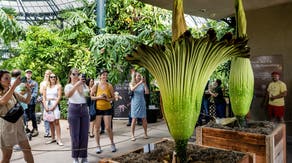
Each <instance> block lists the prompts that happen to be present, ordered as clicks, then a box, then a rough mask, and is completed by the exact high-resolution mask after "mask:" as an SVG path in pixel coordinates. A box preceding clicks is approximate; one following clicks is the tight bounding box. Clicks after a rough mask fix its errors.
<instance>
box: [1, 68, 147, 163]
mask: <svg viewBox="0 0 292 163" xmlns="http://www.w3.org/2000/svg"><path fill="white" fill-rule="evenodd" d="M24 73H25V76H24V77H21V74H22V72H21V70H18V69H15V70H13V71H12V72H9V71H6V70H0V80H1V82H0V115H1V117H3V116H5V114H7V112H8V111H9V110H10V109H11V108H12V107H13V106H14V105H16V104H17V103H20V105H21V106H22V108H23V110H24V114H23V116H22V117H23V118H19V119H18V120H17V122H16V123H11V122H8V121H6V120H5V119H3V118H0V127H1V128H0V129H1V130H0V137H1V138H2V139H1V141H0V146H1V150H2V155H3V158H2V162H4V163H5V162H9V161H10V158H11V156H12V151H13V148H15V146H19V148H20V149H26V150H22V151H23V153H24V159H25V161H26V162H28V163H33V162H34V159H33V155H32V153H31V151H30V149H31V147H30V145H29V141H28V138H27V134H30V135H31V136H32V137H36V136H38V135H39V131H38V126H37V118H36V104H37V102H39V103H40V108H41V110H42V113H43V114H42V115H43V121H44V128H45V134H44V137H45V138H50V139H49V141H47V142H44V144H52V143H56V144H57V145H59V146H63V145H64V144H63V142H62V136H61V126H60V122H59V120H60V118H61V108H60V100H61V99H62V95H63V94H64V95H65V97H66V98H67V100H68V102H67V103H68V109H67V112H68V124H69V127H68V128H69V132H70V137H71V149H72V154H71V155H72V158H73V163H79V162H81V163H87V162H88V159H87V156H88V153H87V148H88V140H89V137H95V141H96V153H97V154H99V153H101V152H102V149H101V146H100V134H101V133H103V132H104V131H106V133H107V135H108V137H109V140H110V142H111V147H110V148H111V151H112V152H116V150H117V149H116V146H115V143H114V135H113V130H112V126H113V125H112V118H113V106H112V102H113V101H114V99H115V95H114V88H113V86H112V85H111V84H110V83H109V82H108V73H109V72H108V71H107V70H102V71H101V72H100V73H99V74H98V75H99V80H98V81H94V79H92V78H86V76H85V75H84V74H81V73H80V72H79V70H78V69H76V68H73V69H71V70H70V72H69V74H68V82H67V84H66V85H65V86H64V89H63V88H62V85H61V84H60V81H59V78H58V76H57V74H55V73H54V72H52V71H51V70H46V71H45V74H44V79H43V81H42V82H41V83H40V85H38V83H37V82H36V81H34V80H32V74H33V71H32V70H30V69H28V70H25V71H24ZM131 76H132V80H131V82H130V84H129V89H130V90H131V91H132V92H133V96H132V98H131V111H130V117H131V118H132V120H131V130H130V131H131V133H132V137H131V140H132V141H135V140H136V138H135V134H134V133H135V125H136V121H137V119H138V118H139V119H141V121H142V126H143V129H144V137H143V138H144V139H148V134H147V119H146V102H145V99H144V94H149V89H148V87H147V84H146V82H145V78H144V77H142V75H141V74H139V73H138V72H132V74H131ZM38 86H39V87H38ZM38 88H39V89H38ZM91 103H94V104H95V109H96V115H95V118H94V119H92V120H90V116H89V105H90V104H91ZM28 121H31V122H32V123H31V124H32V127H30V126H28V124H29V123H28ZM102 122H103V123H102ZM102 124H104V126H103V125H102ZM30 128H31V129H30Z"/></svg>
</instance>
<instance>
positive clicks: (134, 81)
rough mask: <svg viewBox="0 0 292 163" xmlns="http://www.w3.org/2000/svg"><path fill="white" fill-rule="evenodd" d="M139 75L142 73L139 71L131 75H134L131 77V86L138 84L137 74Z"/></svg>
mask: <svg viewBox="0 0 292 163" xmlns="http://www.w3.org/2000/svg"><path fill="white" fill-rule="evenodd" d="M137 75H140V73H139V72H134V73H133V74H132V75H131V76H132V79H131V82H130V86H132V87H133V86H134V85H136V84H137V81H136V76H137Z"/></svg>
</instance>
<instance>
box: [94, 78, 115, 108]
mask: <svg viewBox="0 0 292 163" xmlns="http://www.w3.org/2000/svg"><path fill="white" fill-rule="evenodd" d="M96 89H97V91H96V96H99V95H102V94H105V95H106V96H107V97H108V98H111V91H110V84H106V87H105V88H104V89H101V88H100V86H99V84H98V85H97V86H96ZM111 108H112V105H111V103H110V102H109V101H106V100H96V109H97V110H109V109H111Z"/></svg>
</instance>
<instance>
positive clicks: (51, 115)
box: [44, 111, 55, 122]
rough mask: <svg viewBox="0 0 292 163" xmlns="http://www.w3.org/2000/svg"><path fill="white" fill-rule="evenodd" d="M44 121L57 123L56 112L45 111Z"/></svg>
mask: <svg viewBox="0 0 292 163" xmlns="http://www.w3.org/2000/svg"><path fill="white" fill-rule="evenodd" d="M44 119H45V120H46V121H48V122H54V121H55V115H54V112H53V111H48V112H46V111H45V114H44Z"/></svg>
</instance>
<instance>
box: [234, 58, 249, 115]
mask: <svg viewBox="0 0 292 163" xmlns="http://www.w3.org/2000/svg"><path fill="white" fill-rule="evenodd" d="M253 91H254V76H253V71H252V67H251V63H250V60H249V58H241V57H237V58H234V59H232V62H231V70H230V77H229V94H230V101H231V108H232V111H233V113H234V115H235V116H238V117H245V116H246V115H247V113H248V112H249V108H250V105H251V102H252V98H253Z"/></svg>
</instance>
